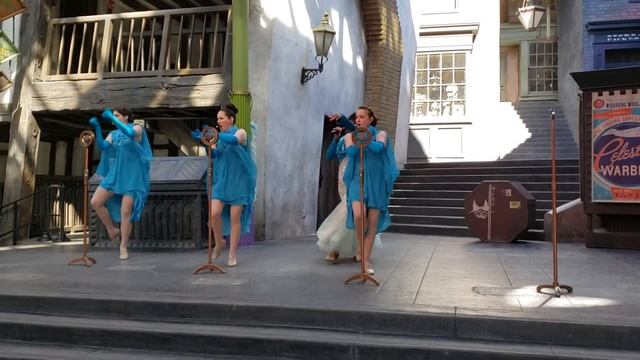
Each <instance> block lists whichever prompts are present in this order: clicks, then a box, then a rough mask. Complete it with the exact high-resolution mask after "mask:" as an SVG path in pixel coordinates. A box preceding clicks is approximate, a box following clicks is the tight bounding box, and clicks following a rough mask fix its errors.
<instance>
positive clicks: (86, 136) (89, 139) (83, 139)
mask: <svg viewBox="0 0 640 360" xmlns="http://www.w3.org/2000/svg"><path fill="white" fill-rule="evenodd" d="M94 140H95V134H94V133H93V132H91V131H90V130H85V131H83V132H82V133H81V134H80V144H82V146H83V147H84V191H83V199H82V201H83V206H82V207H83V209H82V211H83V212H82V222H83V225H82V233H83V234H82V256H81V257H79V258H75V259H71V260H69V261H67V265H85V266H91V265H93V264H95V263H96V259H94V258H92V257H90V256H88V255H87V242H88V239H87V238H88V233H87V218H88V217H89V216H88V214H89V202H88V199H89V146H90V145H91V144H92V143H93V141H94ZM60 221H64V219H62V218H61V219H60Z"/></svg>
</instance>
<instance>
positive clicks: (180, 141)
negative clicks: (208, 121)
mask: <svg viewBox="0 0 640 360" xmlns="http://www.w3.org/2000/svg"><path fill="white" fill-rule="evenodd" d="M158 128H159V129H160V131H162V132H163V133H164V135H165V136H166V137H167V139H169V141H171V142H172V143H174V144H175V145H176V147H177V148H178V149H180V151H181V152H182V153H183V154H185V155H189V156H203V155H205V153H204V151H203V150H204V149H203V148H202V146H199V145H198V144H197V143H196V142H195V141H194V140H193V139H192V138H191V129H189V128H188V127H187V125H185V124H184V123H183V122H182V121H178V120H173V121H172V120H164V121H158Z"/></svg>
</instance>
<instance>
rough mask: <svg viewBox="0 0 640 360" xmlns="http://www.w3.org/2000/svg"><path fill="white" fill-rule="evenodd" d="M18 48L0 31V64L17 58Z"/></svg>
mask: <svg viewBox="0 0 640 360" xmlns="http://www.w3.org/2000/svg"><path fill="white" fill-rule="evenodd" d="M18 53H19V51H18V48H17V47H16V46H15V45H14V44H13V43H12V42H11V40H10V39H9V37H8V36H7V35H6V34H5V33H4V32H3V31H2V30H0V63H3V62H5V61H8V60H11V59H13V58H14V57H16V56H18Z"/></svg>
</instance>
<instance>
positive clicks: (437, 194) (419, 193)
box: [391, 189, 580, 201]
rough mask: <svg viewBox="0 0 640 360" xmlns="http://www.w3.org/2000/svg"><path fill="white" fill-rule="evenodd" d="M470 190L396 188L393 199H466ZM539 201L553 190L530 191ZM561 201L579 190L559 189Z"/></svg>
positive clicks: (549, 195) (546, 198) (568, 198)
mask: <svg viewBox="0 0 640 360" xmlns="http://www.w3.org/2000/svg"><path fill="white" fill-rule="evenodd" d="M469 192H470V191H456V190H394V191H393V194H391V198H392V199H438V198H447V199H464V198H465V197H466V196H467V195H468V194H469ZM529 193H530V194H531V195H533V197H535V198H536V200H537V201H540V200H551V191H529ZM556 196H557V197H558V200H559V201H571V200H575V199H578V198H580V192H578V191H577V189H576V191H558V192H557V193H556Z"/></svg>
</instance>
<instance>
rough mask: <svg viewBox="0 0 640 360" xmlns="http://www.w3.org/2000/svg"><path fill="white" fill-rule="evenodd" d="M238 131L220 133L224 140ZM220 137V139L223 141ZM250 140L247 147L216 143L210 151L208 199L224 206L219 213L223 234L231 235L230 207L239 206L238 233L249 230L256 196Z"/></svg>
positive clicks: (229, 130) (255, 171)
mask: <svg viewBox="0 0 640 360" xmlns="http://www.w3.org/2000/svg"><path fill="white" fill-rule="evenodd" d="M236 131H238V128H237V127H235V126H234V127H232V128H230V129H228V130H226V131H223V132H221V135H223V134H224V138H228V136H234V137H235V133H236ZM222 138H223V137H221V139H222ZM250 141H251V140H250V139H247V144H246V145H241V144H239V143H237V144H229V143H228V142H226V141H218V143H217V145H216V149H215V150H214V151H212V152H211V157H212V158H213V160H212V161H213V186H212V188H213V189H212V190H213V191H212V192H211V198H212V199H216V200H220V201H221V202H222V203H224V204H225V207H224V209H223V211H222V222H223V228H224V229H223V233H224V235H229V234H231V205H242V206H243V208H242V216H241V218H240V224H241V233H242V234H246V233H249V232H250V231H251V214H252V212H253V202H254V201H255V197H256V177H257V169H256V163H255V161H254V159H253V157H252V156H251V151H250V148H251V147H250Z"/></svg>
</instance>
